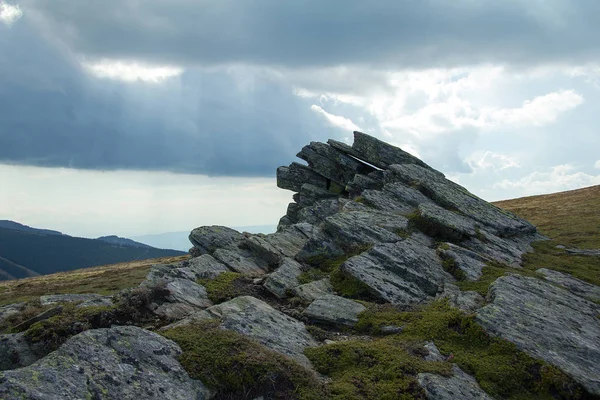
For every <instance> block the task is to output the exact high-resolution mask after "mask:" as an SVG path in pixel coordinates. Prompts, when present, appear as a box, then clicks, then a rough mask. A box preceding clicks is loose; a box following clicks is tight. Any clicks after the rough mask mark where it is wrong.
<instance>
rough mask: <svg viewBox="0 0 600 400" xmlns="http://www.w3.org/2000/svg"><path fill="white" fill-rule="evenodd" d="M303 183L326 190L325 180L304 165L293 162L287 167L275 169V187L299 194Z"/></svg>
mask: <svg viewBox="0 0 600 400" xmlns="http://www.w3.org/2000/svg"><path fill="white" fill-rule="evenodd" d="M305 183H310V184H311V185H314V186H316V187H320V188H323V189H326V188H327V179H326V178H324V177H323V176H321V175H319V174H317V173H316V172H314V171H312V170H311V169H310V168H308V167H307V166H305V165H302V164H299V163H296V162H293V163H291V164H290V166H289V167H279V168H277V187H280V188H282V189H288V190H293V191H294V192H299V191H300V188H301V187H302V185H304V184H305Z"/></svg>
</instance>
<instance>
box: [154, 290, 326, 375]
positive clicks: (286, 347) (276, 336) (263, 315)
mask: <svg viewBox="0 0 600 400" xmlns="http://www.w3.org/2000/svg"><path fill="white" fill-rule="evenodd" d="M208 319H217V320H219V321H220V323H221V327H222V328H223V329H229V330H232V331H236V332H238V333H241V334H243V335H246V336H249V337H251V338H253V339H256V340H257V341H258V342H260V343H262V344H263V345H265V346H267V347H269V348H270V349H272V350H275V351H277V352H279V353H281V354H284V355H287V356H289V357H291V358H293V359H294V360H296V361H298V362H299V363H300V364H302V365H304V366H308V367H310V366H311V364H310V361H309V360H308V358H306V356H305V355H304V353H303V351H304V349H305V348H307V347H312V346H316V345H317V341H316V340H315V339H314V338H313V337H312V336H311V335H310V333H308V331H307V330H306V328H305V327H304V324H302V322H300V321H297V320H295V319H294V318H292V317H289V316H287V315H285V314H284V313H282V312H280V311H277V310H275V309H274V308H273V307H271V306H270V305H269V304H267V303H265V302H264V301H262V300H259V299H256V298H254V297H251V296H241V297H236V298H235V299H232V300H229V301H227V302H225V303H221V304H218V305H216V306H212V307H210V308H207V309H206V310H204V311H200V312H197V313H194V314H192V315H191V316H189V317H188V318H186V319H184V320H182V321H179V322H176V323H175V324H172V325H169V326H167V327H165V328H164V329H169V328H172V327H177V326H181V325H187V324H190V323H193V322H194V321H202V320H208Z"/></svg>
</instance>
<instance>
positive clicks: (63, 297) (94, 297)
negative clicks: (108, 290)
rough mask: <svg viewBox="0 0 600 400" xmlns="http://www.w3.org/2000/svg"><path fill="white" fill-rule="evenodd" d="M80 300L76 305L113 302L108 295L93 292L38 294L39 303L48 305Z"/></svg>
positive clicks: (85, 305)
mask: <svg viewBox="0 0 600 400" xmlns="http://www.w3.org/2000/svg"><path fill="white" fill-rule="evenodd" d="M75 302H81V304H79V305H78V307H90V306H111V305H113V302H112V300H111V298H110V296H102V295H99V294H94V293H86V294H53V295H46V296H40V304H41V305H43V306H48V305H51V304H56V303H75Z"/></svg>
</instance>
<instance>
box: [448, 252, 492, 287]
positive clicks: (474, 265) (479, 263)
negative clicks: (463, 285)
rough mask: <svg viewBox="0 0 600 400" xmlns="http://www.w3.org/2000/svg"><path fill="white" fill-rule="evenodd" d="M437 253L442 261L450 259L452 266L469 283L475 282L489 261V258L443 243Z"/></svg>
mask: <svg viewBox="0 0 600 400" xmlns="http://www.w3.org/2000/svg"><path fill="white" fill-rule="evenodd" d="M438 253H439V254H440V256H441V257H442V258H443V259H447V258H449V259H452V260H454V264H455V265H456V266H457V267H458V268H460V270H461V271H462V272H464V273H465V276H466V278H467V279H468V280H470V281H476V280H478V279H479V278H480V277H481V274H482V270H483V267H485V265H486V263H488V262H489V261H490V259H489V258H487V257H485V256H483V255H481V254H479V253H475V252H474V251H471V250H468V249H465V248H464V247H460V246H457V245H455V244H452V243H444V244H443V245H442V246H441V247H440V248H438Z"/></svg>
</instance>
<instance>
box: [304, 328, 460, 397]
mask: <svg viewBox="0 0 600 400" xmlns="http://www.w3.org/2000/svg"><path fill="white" fill-rule="evenodd" d="M413 348H414V346H411V345H410V343H409V342H408V341H404V340H402V339H400V338H399V337H397V336H390V337H386V338H377V339H374V340H372V341H360V340H353V341H347V342H339V343H335V344H330V345H326V346H321V347H314V348H309V349H306V350H305V351H304V353H305V354H306V355H307V356H308V358H309V359H310V360H311V361H312V363H313V365H314V366H315V368H316V369H317V371H319V372H320V373H322V374H326V375H328V376H330V377H331V378H332V381H331V383H330V385H329V390H330V391H331V397H330V398H331V399H336V400H359V399H389V400H392V399H425V393H424V392H423V389H421V387H420V386H419V384H418V383H417V380H416V375H417V374H418V373H419V372H433V373H438V374H442V375H450V374H451V366H450V364H449V363H443V362H427V361H424V360H423V359H422V358H421V357H420V356H419V355H418V354H415V353H413V352H412V351H411V349H413Z"/></svg>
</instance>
